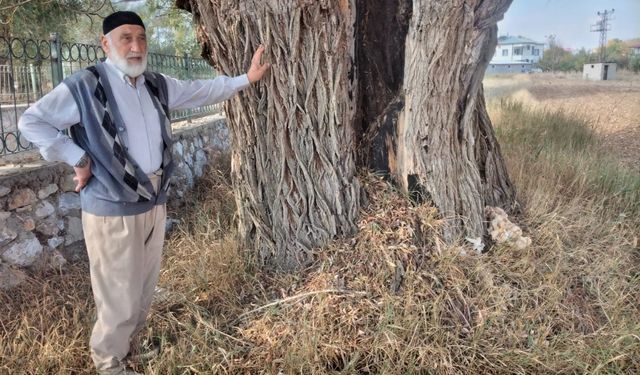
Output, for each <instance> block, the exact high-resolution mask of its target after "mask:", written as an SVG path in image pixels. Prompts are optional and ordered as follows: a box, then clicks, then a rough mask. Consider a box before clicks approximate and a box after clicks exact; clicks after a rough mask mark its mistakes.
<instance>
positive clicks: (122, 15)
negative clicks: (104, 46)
mask: <svg viewBox="0 0 640 375" xmlns="http://www.w3.org/2000/svg"><path fill="white" fill-rule="evenodd" d="M122 25H140V26H142V28H143V29H145V27H144V23H143V22H142V18H140V16H139V15H137V14H135V13H134V12H128V11H118V12H115V13H111V14H110V15H108V16H107V17H105V19H104V20H103V21H102V33H103V34H104V35H107V34H108V33H109V31H111V30H113V29H115V28H116V27H118V26H122Z"/></svg>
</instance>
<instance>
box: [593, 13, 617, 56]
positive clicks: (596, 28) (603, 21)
mask: <svg viewBox="0 0 640 375" xmlns="http://www.w3.org/2000/svg"><path fill="white" fill-rule="evenodd" d="M614 11H615V9H611V10H606V9H605V10H603V11H602V12H598V15H599V16H600V21H598V22H596V24H595V25H591V32H599V33H600V62H601V63H603V62H605V60H606V58H607V31H610V30H611V25H610V24H609V21H611V20H612V19H613V12H614Z"/></svg>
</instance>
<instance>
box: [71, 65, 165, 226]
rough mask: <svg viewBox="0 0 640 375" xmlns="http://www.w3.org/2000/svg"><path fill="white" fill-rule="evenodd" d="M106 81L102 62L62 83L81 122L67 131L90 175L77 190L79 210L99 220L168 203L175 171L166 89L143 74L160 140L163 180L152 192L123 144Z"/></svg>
mask: <svg viewBox="0 0 640 375" xmlns="http://www.w3.org/2000/svg"><path fill="white" fill-rule="evenodd" d="M107 77H108V76H107V72H106V71H105V66H104V64H103V63H98V64H97V65H95V66H92V67H89V68H87V69H85V70H82V71H79V72H77V73H75V74H73V75H72V76H70V77H68V78H67V79H65V80H64V84H66V85H67V87H69V90H70V91H71V94H72V95H73V98H74V99H75V102H76V104H77V105H78V109H79V111H80V123H79V124H76V125H74V126H72V127H71V129H70V134H71V137H72V138H73V140H74V141H75V143H76V144H78V146H80V147H81V148H82V149H84V150H85V151H86V152H87V153H88V154H89V156H90V157H91V173H92V174H93V177H92V178H91V180H89V183H88V184H87V185H86V186H85V188H84V189H82V191H81V192H80V200H81V204H82V210H83V211H86V212H89V213H91V214H94V215H99V216H127V215H137V214H141V213H144V212H146V211H148V210H150V209H151V208H153V206H155V205H158V204H164V203H166V201H167V190H168V189H169V178H170V177H171V174H172V172H173V168H174V166H173V159H172V156H171V123H170V120H169V109H168V106H167V103H168V99H167V85H166V82H165V81H164V78H163V77H162V76H161V75H160V74H157V73H151V72H145V73H144V77H145V86H146V88H147V90H148V91H149V94H150V96H151V99H152V101H153V103H154V105H155V107H156V110H157V111H158V115H159V118H160V122H161V123H159V124H158V126H160V127H161V132H162V140H163V155H162V167H161V168H162V182H161V186H160V189H159V191H158V193H156V192H155V191H154V189H153V186H152V185H151V181H149V178H148V177H147V175H146V174H145V173H144V172H143V171H142V170H141V169H140V167H139V166H138V164H137V163H136V162H135V160H133V158H131V156H130V155H129V152H128V149H127V147H126V146H125V142H123V139H124V137H125V134H124V132H123V131H122V130H123V129H125V126H124V121H123V120H122V116H121V115H120V111H118V108H117V106H116V101H115V98H114V96H113V91H112V90H111V85H110V84H109V80H108V78H107Z"/></svg>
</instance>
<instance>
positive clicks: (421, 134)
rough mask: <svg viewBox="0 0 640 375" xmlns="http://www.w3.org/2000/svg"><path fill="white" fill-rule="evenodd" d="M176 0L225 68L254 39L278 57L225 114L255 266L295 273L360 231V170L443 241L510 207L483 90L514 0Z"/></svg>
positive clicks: (238, 64)
mask: <svg viewBox="0 0 640 375" xmlns="http://www.w3.org/2000/svg"><path fill="white" fill-rule="evenodd" d="M177 3H178V6H180V7H182V8H184V9H187V10H190V11H191V12H192V13H193V14H194V17H195V21H196V23H197V24H198V25H199V28H198V30H199V32H198V34H199V39H200V41H201V43H202V45H203V56H204V57H205V58H208V59H210V60H211V61H212V63H213V64H214V66H216V67H217V68H218V69H220V70H221V71H222V72H224V73H225V74H229V75H235V74H239V73H241V72H244V71H245V70H246V68H247V67H248V64H249V59H250V56H251V52H252V51H253V50H254V49H255V48H257V46H258V45H259V44H264V45H265V46H266V47H267V54H266V56H267V58H268V59H269V60H271V61H272V62H273V67H272V69H271V73H270V74H269V76H268V78H267V79H266V81H265V82H263V83H260V84H259V85H256V86H255V87H254V88H251V89H250V90H248V91H245V92H244V93H242V94H241V95H240V96H238V97H237V98H235V99H233V100H232V101H231V102H229V103H228V105H227V106H226V110H227V116H228V121H229V126H230V129H231V134H232V144H233V165H232V168H233V180H234V181H233V182H234V189H235V192H236V199H237V203H238V209H239V223H240V233H241V235H242V237H243V238H244V239H245V241H247V244H249V246H251V247H253V248H255V249H256V251H257V254H258V255H259V258H260V259H261V260H262V261H263V263H265V264H267V265H270V266H275V267H276V268H292V267H297V266H299V265H301V264H305V263H306V262H308V261H309V260H310V259H309V254H310V250H311V249H313V248H314V247H318V246H322V245H324V244H325V243H326V242H327V241H329V240H330V239H332V238H334V237H335V236H338V235H345V234H349V233H352V232H353V231H354V230H355V220H356V217H357V213H358V209H359V204H360V186H359V184H358V181H357V179H356V177H355V175H354V174H355V168H356V163H357V164H358V165H359V166H362V167H366V168H370V169H374V170H378V171H383V172H385V173H387V175H388V176H389V177H391V178H392V179H393V180H395V181H396V183H397V184H398V185H399V186H401V187H403V188H404V189H405V190H406V191H407V192H409V193H411V194H412V196H413V197H414V198H415V199H416V200H417V201H419V202H420V201H421V202H430V203H432V204H435V205H436V206H437V207H438V209H439V210H440V212H441V214H442V216H443V217H444V218H446V219H447V225H446V227H445V233H444V234H445V237H446V238H447V239H449V240H455V239H456V238H458V237H459V236H460V235H464V236H467V237H474V238H475V237H481V236H483V234H485V232H486V229H485V225H484V223H483V222H484V216H483V209H484V206H485V205H492V206H501V207H503V208H507V209H508V208H509V207H510V206H511V205H512V203H513V201H514V191H513V188H512V186H511V183H510V182H509V179H508V176H507V173H506V168H505V166H504V162H503V160H502V156H501V154H500V149H499V147H498V144H497V142H496V139H495V136H494V133H493V129H492V127H491V123H490V121H489V118H488V116H487V112H486V109H485V105H484V98H483V94H482V85H481V81H482V77H483V75H484V70H485V68H486V66H487V64H488V61H489V59H490V58H491V55H492V54H493V51H494V49H495V44H496V32H497V31H496V22H497V21H498V20H499V19H500V18H501V17H502V15H503V14H504V12H505V11H506V9H507V7H508V6H509V4H510V3H511V0H475V1H474V0H450V1H436V0H414V1H411V0H387V1H371V0H265V1H252V0H178V1H177ZM356 155H357V159H356Z"/></svg>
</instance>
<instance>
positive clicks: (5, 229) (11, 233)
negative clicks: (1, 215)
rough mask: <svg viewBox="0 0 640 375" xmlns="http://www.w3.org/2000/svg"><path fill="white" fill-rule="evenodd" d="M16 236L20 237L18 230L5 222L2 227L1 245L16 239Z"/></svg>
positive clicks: (0, 230) (0, 233)
mask: <svg viewBox="0 0 640 375" xmlns="http://www.w3.org/2000/svg"><path fill="white" fill-rule="evenodd" d="M16 237H18V232H17V231H16V230H15V229H13V228H10V227H9V226H8V225H6V224H5V225H3V226H2V228H0V246H4V245H6V244H8V243H10V242H11V241H13V240H15V239H16Z"/></svg>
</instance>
